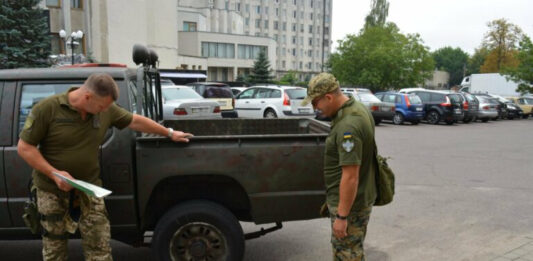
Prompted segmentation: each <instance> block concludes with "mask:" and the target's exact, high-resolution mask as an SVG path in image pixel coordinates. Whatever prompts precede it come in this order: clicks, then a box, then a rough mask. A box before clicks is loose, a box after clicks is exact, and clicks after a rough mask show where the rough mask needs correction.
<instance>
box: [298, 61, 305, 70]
mask: <svg viewBox="0 0 533 261" xmlns="http://www.w3.org/2000/svg"><path fill="white" fill-rule="evenodd" d="M303 67H304V63H303V62H300V66H299V68H300V70H301V69H303Z"/></svg>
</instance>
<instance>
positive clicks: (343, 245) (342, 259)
mask: <svg viewBox="0 0 533 261" xmlns="http://www.w3.org/2000/svg"><path fill="white" fill-rule="evenodd" d="M329 209H330V219H331V226H332V228H333V222H334V221H335V214H334V213H337V209H336V208H329ZM370 212H372V207H368V208H364V209H361V210H359V211H357V212H354V213H350V215H348V227H347V234H348V235H347V236H346V237H344V238H343V239H338V238H336V237H335V235H333V229H332V233H331V244H332V246H333V260H334V261H347V260H350V261H364V260H365V252H364V249H363V242H364V241H365V236H366V227H367V226H368V221H369V219H370Z"/></svg>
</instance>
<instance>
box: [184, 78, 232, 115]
mask: <svg viewBox="0 0 533 261" xmlns="http://www.w3.org/2000/svg"><path fill="white" fill-rule="evenodd" d="M187 86H189V87H191V88H193V89H194V90H195V91H196V92H197V93H198V94H200V95H201V96H202V97H204V98H206V99H211V100H214V101H216V102H218V104H220V111H221V112H222V117H223V118H237V117H238V114H237V111H236V110H235V98H234V96H233V92H231V88H230V87H229V86H228V85H227V84H224V83H216V82H195V83H188V84H187Z"/></svg>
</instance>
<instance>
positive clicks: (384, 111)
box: [355, 92, 396, 125]
mask: <svg viewBox="0 0 533 261" xmlns="http://www.w3.org/2000/svg"><path fill="white" fill-rule="evenodd" d="M355 95H356V96H357V97H358V98H359V99H358V100H359V101H361V102H362V103H363V104H364V105H365V106H366V107H367V108H368V110H370V112H371V113H372V116H373V117H374V123H375V124H376V125H378V124H380V123H381V121H382V120H390V121H392V119H393V118H394V114H395V113H396V107H395V106H394V103H390V102H382V101H381V100H380V99H378V97H376V96H375V95H374V94H372V93H368V92H360V93H356V94H355Z"/></svg>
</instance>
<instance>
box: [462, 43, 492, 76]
mask: <svg viewBox="0 0 533 261" xmlns="http://www.w3.org/2000/svg"><path fill="white" fill-rule="evenodd" d="M488 55H489V50H487V48H485V47H480V48H478V49H476V50H475V51H474V55H472V56H471V57H470V59H468V66H467V74H468V75H470V74H474V73H480V72H481V70H480V69H481V66H482V65H483V64H484V63H485V58H486V57H487V56H488Z"/></svg>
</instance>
